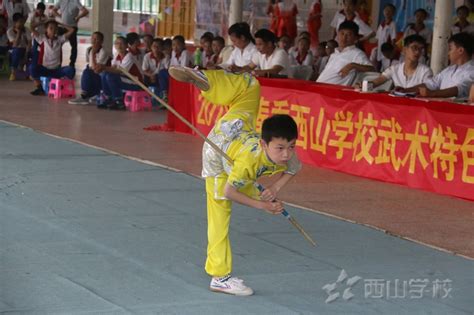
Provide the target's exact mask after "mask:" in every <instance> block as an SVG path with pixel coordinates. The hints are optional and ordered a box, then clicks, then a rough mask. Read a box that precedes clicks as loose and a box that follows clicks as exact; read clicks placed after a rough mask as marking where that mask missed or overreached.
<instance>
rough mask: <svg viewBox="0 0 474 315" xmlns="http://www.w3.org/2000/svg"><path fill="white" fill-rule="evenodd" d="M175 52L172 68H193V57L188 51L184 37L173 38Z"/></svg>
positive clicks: (172, 56)
mask: <svg viewBox="0 0 474 315" xmlns="http://www.w3.org/2000/svg"><path fill="white" fill-rule="evenodd" d="M172 47H173V51H172V52H171V61H170V66H182V67H192V65H193V61H192V60H191V55H190V54H189V52H188V51H187V50H186V42H185V40H184V37H183V36H182V35H176V36H175V37H173V46H172Z"/></svg>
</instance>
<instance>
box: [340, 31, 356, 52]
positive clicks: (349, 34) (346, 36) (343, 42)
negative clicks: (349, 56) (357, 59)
mask: <svg viewBox="0 0 474 315" xmlns="http://www.w3.org/2000/svg"><path fill="white" fill-rule="evenodd" d="M337 39H338V42H339V45H340V46H341V48H345V47H349V46H352V45H354V44H355V42H356V37H355V35H354V32H353V31H352V30H348V29H342V30H340V31H339V32H337Z"/></svg>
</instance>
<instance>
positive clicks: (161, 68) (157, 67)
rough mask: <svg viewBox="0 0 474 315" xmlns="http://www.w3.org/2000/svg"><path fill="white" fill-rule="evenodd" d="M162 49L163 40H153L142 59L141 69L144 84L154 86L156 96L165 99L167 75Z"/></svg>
mask: <svg viewBox="0 0 474 315" xmlns="http://www.w3.org/2000/svg"><path fill="white" fill-rule="evenodd" d="M162 50H163V41H162V40H161V39H155V40H153V43H152V44H151V52H149V53H147V54H146V55H145V58H144V59H143V65H142V70H143V74H144V75H145V84H146V85H149V86H154V87H156V89H157V91H158V96H159V97H161V98H162V99H164V100H165V101H166V100H167V99H168V81H169V75H168V69H167V68H166V60H165V58H164V57H165V56H164V54H163V52H162Z"/></svg>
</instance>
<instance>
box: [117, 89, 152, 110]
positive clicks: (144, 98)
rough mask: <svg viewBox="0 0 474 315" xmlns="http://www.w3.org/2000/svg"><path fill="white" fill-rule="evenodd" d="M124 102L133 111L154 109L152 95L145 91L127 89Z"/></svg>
mask: <svg viewBox="0 0 474 315" xmlns="http://www.w3.org/2000/svg"><path fill="white" fill-rule="evenodd" d="M124 103H125V107H126V108H127V109H128V110H129V111H131V112H138V111H141V110H145V109H149V110H151V109H152V105H151V97H150V96H149V95H148V93H147V92H145V91H126V92H125V97H124Z"/></svg>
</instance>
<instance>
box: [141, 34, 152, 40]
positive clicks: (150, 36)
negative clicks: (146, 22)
mask: <svg viewBox="0 0 474 315" xmlns="http://www.w3.org/2000/svg"><path fill="white" fill-rule="evenodd" d="M146 37H149V38H151V39H153V36H152V35H150V34H145V35H143V38H146Z"/></svg>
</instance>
